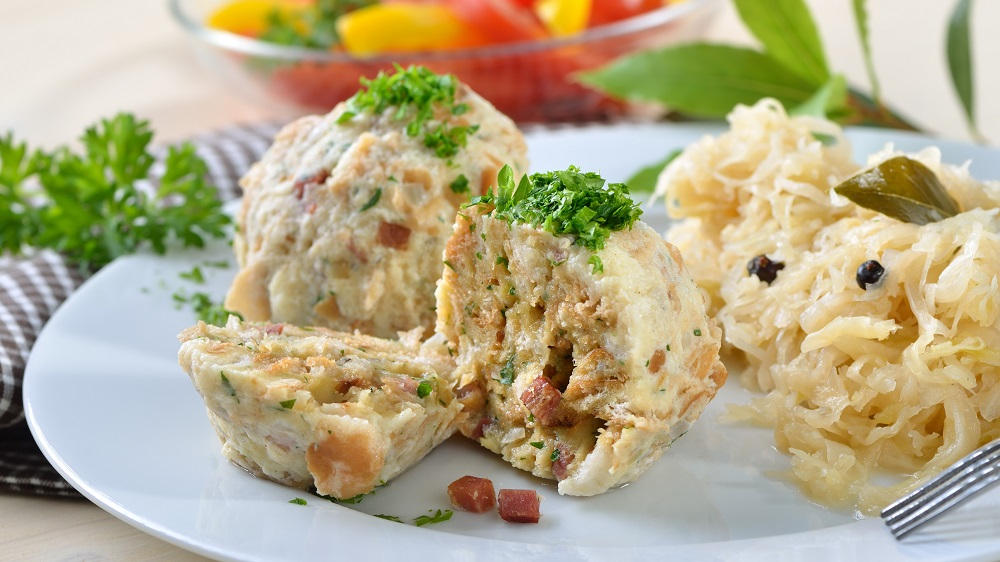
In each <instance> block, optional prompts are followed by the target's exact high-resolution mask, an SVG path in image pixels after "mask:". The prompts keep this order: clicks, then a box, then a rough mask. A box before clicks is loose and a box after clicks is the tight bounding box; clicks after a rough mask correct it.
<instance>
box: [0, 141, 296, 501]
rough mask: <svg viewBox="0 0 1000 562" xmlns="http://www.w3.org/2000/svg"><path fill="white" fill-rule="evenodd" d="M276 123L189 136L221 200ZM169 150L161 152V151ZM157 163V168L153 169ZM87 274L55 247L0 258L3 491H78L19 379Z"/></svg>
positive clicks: (234, 191)
mask: <svg viewBox="0 0 1000 562" xmlns="http://www.w3.org/2000/svg"><path fill="white" fill-rule="evenodd" d="M277 130H278V125H277V124H273V123H266V124H259V125H252V126H250V125H243V126H236V127H231V128H228V129H224V130H220V131H217V132H214V133H208V134H204V135H201V136H198V137H194V138H192V139H191V143H192V144H194V145H195V147H196V148H197V150H198V154H199V155H200V156H201V157H202V158H203V159H204V160H205V163H206V164H207V165H208V169H209V174H210V175H211V180H212V181H213V182H214V184H215V185H216V186H217V187H218V190H219V197H220V198H222V199H223V200H229V199H233V198H235V197H238V196H239V194H240V189H239V185H238V181H239V178H240V176H242V175H243V173H244V172H246V171H247V169H249V168H250V165H251V164H252V163H253V162H255V161H256V160H257V159H258V158H260V156H261V155H262V154H263V153H264V151H265V150H266V149H267V147H268V146H269V145H270V144H271V139H272V138H274V134H275V133H276V132H277ZM164 154H165V151H158V152H157V153H156V155H157V157H158V158H159V157H162V156H163V155H164ZM154 169H156V168H154ZM83 281H84V276H83V275H82V274H81V273H80V271H79V270H78V269H77V268H76V267H74V266H73V265H72V264H69V263H67V262H66V261H65V260H64V259H63V258H62V256H60V255H59V254H57V253H55V252H51V251H44V252H39V253H36V254H34V255H32V256H29V257H25V258H10V257H0V491H9V492H18V493H24V494H36V495H47V496H67V497H80V495H79V493H78V492H77V491H76V490H75V489H73V487H72V486H70V485H69V484H68V483H67V482H66V481H65V480H63V478H62V477H61V476H59V473H58V472H56V471H55V469H54V468H52V466H51V465H49V463H48V461H46V460H45V457H44V456H43V455H42V453H41V451H39V450H38V446H37V445H36V444H35V441H34V439H32V437H31V433H30V432H29V431H28V425H27V422H26V421H25V417H24V408H23V404H22V401H21V386H22V385H21V383H22V381H23V380H24V366H25V363H26V362H27V360H28V355H29V353H30V352H31V346H32V345H33V344H34V343H35V339H36V338H37V337H38V333H39V331H41V329H42V327H43V326H44V325H45V322H46V321H47V320H48V319H49V317H50V316H52V313H53V312H55V310H56V308H58V307H59V305H60V304H62V302H63V301H64V300H66V299H67V298H68V297H69V295H70V294H71V293H72V292H73V291H74V290H76V288H77V287H79V286H80V284H81V283H83Z"/></svg>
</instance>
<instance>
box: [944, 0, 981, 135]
mask: <svg viewBox="0 0 1000 562" xmlns="http://www.w3.org/2000/svg"><path fill="white" fill-rule="evenodd" d="M971 12H972V0H958V3H957V4H955V9H954V11H952V13H951V17H950V18H949V20H948V37H947V40H946V41H947V51H948V71H949V72H950V73H951V83H952V85H953V86H954V87H955V93H956V94H957V95H958V100H959V101H960V102H962V109H964V110H965V119H966V122H967V124H968V126H969V131H970V132H971V134H972V136H973V137H975V138H977V139H979V138H981V135H980V134H979V131H978V130H977V129H976V107H975V96H974V92H973V88H972V83H973V80H972V49H971V47H970V46H969V42H970V39H969V36H970V31H969V20H970V18H971Z"/></svg>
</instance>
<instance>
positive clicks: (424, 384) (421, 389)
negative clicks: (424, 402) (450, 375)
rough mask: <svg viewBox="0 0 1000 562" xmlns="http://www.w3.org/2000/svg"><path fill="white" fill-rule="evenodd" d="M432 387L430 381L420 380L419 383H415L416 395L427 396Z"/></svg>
mask: <svg viewBox="0 0 1000 562" xmlns="http://www.w3.org/2000/svg"><path fill="white" fill-rule="evenodd" d="M433 388H434V386H433V385H432V384H431V381H420V384H418V385H417V397H419V398H427V395H428V394H430V393H431V390H433Z"/></svg>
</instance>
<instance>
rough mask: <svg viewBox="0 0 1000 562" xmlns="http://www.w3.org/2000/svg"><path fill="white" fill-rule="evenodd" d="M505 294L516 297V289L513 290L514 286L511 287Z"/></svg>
mask: <svg viewBox="0 0 1000 562" xmlns="http://www.w3.org/2000/svg"><path fill="white" fill-rule="evenodd" d="M507 294H508V295H516V294H517V289H515V288H514V286H513V285H511V286H510V289H507Z"/></svg>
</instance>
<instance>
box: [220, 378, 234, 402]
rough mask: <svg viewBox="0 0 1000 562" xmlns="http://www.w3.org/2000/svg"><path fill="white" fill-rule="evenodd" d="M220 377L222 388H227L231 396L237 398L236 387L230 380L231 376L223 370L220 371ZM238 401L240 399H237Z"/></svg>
mask: <svg viewBox="0 0 1000 562" xmlns="http://www.w3.org/2000/svg"><path fill="white" fill-rule="evenodd" d="M219 377H221V378H222V388H224V389H226V392H227V393H228V394H229V395H230V396H232V397H234V398H235V397H236V389H235V388H233V383H231V382H229V377H227V376H226V373H224V372H222V371H219ZM237 402H239V400H237Z"/></svg>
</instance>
